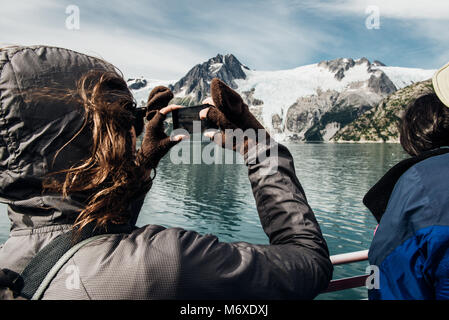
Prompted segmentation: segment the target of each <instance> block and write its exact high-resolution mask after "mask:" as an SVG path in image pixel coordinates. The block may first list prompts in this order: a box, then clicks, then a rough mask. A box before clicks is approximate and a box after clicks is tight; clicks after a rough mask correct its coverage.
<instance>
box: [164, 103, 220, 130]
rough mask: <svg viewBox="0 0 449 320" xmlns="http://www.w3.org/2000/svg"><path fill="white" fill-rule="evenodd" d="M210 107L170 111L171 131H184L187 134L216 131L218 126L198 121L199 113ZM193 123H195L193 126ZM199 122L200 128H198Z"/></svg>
mask: <svg viewBox="0 0 449 320" xmlns="http://www.w3.org/2000/svg"><path fill="white" fill-rule="evenodd" d="M209 107H212V105H210V104H201V105H196V106H192V107H185V108H181V109H177V110H173V111H172V118H173V129H174V130H176V129H180V128H182V129H184V130H186V131H187V132H188V133H189V134H193V133H198V132H204V131H206V130H207V129H218V126H217V125H216V124H215V123H213V122H211V121H209V120H207V119H206V120H201V119H200V115H199V113H200V111H201V110H203V109H206V108H209ZM194 121H197V122H196V124H195V125H194ZM200 122H201V126H200Z"/></svg>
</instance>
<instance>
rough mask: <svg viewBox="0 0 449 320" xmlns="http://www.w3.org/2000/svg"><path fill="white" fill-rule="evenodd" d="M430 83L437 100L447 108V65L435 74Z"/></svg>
mask: <svg viewBox="0 0 449 320" xmlns="http://www.w3.org/2000/svg"><path fill="white" fill-rule="evenodd" d="M432 83H433V89H434V90H435V93H436V94H437V96H438V98H439V99H440V100H441V102H443V103H444V104H445V105H446V107H449V63H448V64H446V65H445V66H444V67H442V68H440V69H439V70H438V71H437V72H435V74H434V75H433V77H432Z"/></svg>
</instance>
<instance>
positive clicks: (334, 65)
mask: <svg viewBox="0 0 449 320" xmlns="http://www.w3.org/2000/svg"><path fill="white" fill-rule="evenodd" d="M363 64H365V65H366V70H367V72H370V73H372V72H374V70H373V68H372V67H373V66H374V67H377V66H385V65H384V64H383V63H382V62H380V61H378V60H376V61H375V62H373V63H371V62H370V61H369V60H368V59H367V58H365V57H362V58H360V59H357V60H354V59H352V58H337V59H334V60H324V61H321V62H319V63H318V66H319V67H322V68H326V69H328V70H329V71H330V72H332V73H334V74H335V75H334V77H335V79H337V80H339V81H341V80H342V79H343V78H344V77H345V72H346V71H348V70H349V69H351V68H353V67H354V66H359V65H363Z"/></svg>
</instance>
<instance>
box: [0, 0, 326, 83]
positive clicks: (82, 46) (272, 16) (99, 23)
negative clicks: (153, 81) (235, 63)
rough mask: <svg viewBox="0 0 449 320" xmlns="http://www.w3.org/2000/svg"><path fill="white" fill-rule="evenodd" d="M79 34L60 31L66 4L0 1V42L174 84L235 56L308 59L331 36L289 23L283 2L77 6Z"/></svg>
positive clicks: (267, 63) (252, 63) (276, 62)
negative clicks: (83, 57) (56, 49)
mask: <svg viewBox="0 0 449 320" xmlns="http://www.w3.org/2000/svg"><path fill="white" fill-rule="evenodd" d="M78 3H79V7H80V16H81V29H80V30H72V31H70V30H67V29H66V28H65V27H64V26H65V19H66V14H65V7H66V6H67V5H68V4H70V1H54V0H53V1H52V0H44V1H43V2H35V1H16V2H14V4H13V3H12V2H5V3H4V4H2V11H0V29H1V30H2V33H1V34H0V44H1V43H3V44H5V43H14V44H26V45H29V44H48V45H55V46H62V47H67V48H71V49H74V50H77V51H81V52H85V53H88V54H94V55H100V56H102V57H103V58H105V59H106V60H109V61H110V62H112V63H113V64H115V65H117V66H118V67H119V68H120V69H122V70H123V71H124V73H125V75H126V74H127V75H129V76H139V75H145V76H148V77H152V78H161V79H176V78H179V77H181V76H182V75H184V74H185V73H186V72H187V71H188V69H189V68H191V67H192V66H193V65H195V64H197V63H200V62H202V61H204V60H205V59H207V58H209V57H211V56H214V55H216V54H217V53H234V54H235V55H236V56H237V57H238V58H239V59H241V60H243V61H242V62H244V63H245V62H249V63H248V64H249V67H254V68H258V69H276V68H279V66H280V65H289V66H291V65H294V66H298V65H300V64H302V63H304V62H305V61H307V60H309V59H311V57H312V56H313V55H314V53H315V51H316V50H317V48H319V47H321V46H322V45H323V43H325V42H326V41H329V40H330V36H329V35H326V34H324V33H321V32H320V30H313V29H311V28H310V26H307V25H302V24H301V23H300V22H298V21H293V20H292V19H291V18H290V17H289V14H290V11H289V7H288V5H287V4H285V3H280V2H277V1H272V0H268V2H264V3H260V2H258V3H246V2H241V3H234V4H233V5H228V6H225V5H223V3H222V2H214V1H209V2H208V5H205V4H204V2H195V1H193V2H189V3H185V2H179V1H178V2H174V3H173V2H167V3H166V2H160V1H151V2H142V1H135V0H130V1H127V2H126V3H124V2H122V1H113V2H109V3H108V5H98V3H92V2H87V1H85V2H82V1H78Z"/></svg>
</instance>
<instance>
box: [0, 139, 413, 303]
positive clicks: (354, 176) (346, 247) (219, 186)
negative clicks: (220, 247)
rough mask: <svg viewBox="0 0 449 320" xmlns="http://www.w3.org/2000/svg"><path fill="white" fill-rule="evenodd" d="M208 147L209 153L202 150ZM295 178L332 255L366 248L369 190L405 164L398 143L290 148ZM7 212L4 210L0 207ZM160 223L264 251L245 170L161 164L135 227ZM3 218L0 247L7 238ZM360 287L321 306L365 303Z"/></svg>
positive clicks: (340, 270) (339, 270) (342, 272)
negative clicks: (339, 302)
mask: <svg viewBox="0 0 449 320" xmlns="http://www.w3.org/2000/svg"><path fill="white" fill-rule="evenodd" d="M203 146H205V145H204V144H203ZM287 146H288V148H289V149H290V152H291V153H292V154H293V157H294V159H295V166H296V174H297V176H298V178H299V180H300V182H301V184H302V186H303V188H304V190H305V192H306V195H307V198H308V201H309V203H310V205H311V207H312V208H313V210H314V212H315V215H316V216H317V219H318V221H319V223H320V225H321V228H322V231H323V234H324V236H325V238H326V240H327V243H328V246H329V250H330V252H331V254H339V253H344V252H351V251H357V250H363V249H368V248H369V244H370V242H371V239H372V235H373V230H374V228H375V227H376V221H375V219H374V218H373V217H372V216H371V214H370V213H369V211H368V210H367V209H366V208H365V207H364V205H363V204H362V198H363V196H364V194H365V193H366V192H367V191H368V190H369V188H370V187H371V186H372V185H373V184H374V183H375V182H376V181H377V180H378V179H379V178H380V177H381V176H382V175H383V174H384V173H385V172H386V171H387V170H388V169H389V168H391V167H392V166H393V165H394V164H395V163H397V162H398V161H400V160H402V159H404V158H405V157H406V155H405V153H404V152H403V151H402V149H401V147H400V145H396V144H287ZM0 210H2V211H3V212H5V211H6V209H5V207H4V206H2V207H1V208H0ZM145 224H160V225H163V226H166V227H175V226H176V227H183V228H185V229H191V230H196V231H198V232H199V233H203V234H206V233H211V234H215V235H216V236H218V237H219V239H220V240H221V241H247V242H251V243H259V244H267V243H268V239H267V237H266V235H265V234H264V232H263V230H262V227H261V225H260V221H259V219H258V215H257V211H256V205H255V201H254V198H253V195H252V192H251V187H250V184H249V181H248V178H247V169H246V167H245V166H244V165H238V164H233V165H230V164H214V165H206V164H196V165H195V164H192V165H174V164H172V163H171V161H170V159H169V158H168V157H166V158H164V159H163V160H162V161H161V163H160V165H159V167H158V172H157V177H156V180H155V182H154V185H153V188H152V189H151V191H150V193H149V194H148V196H147V198H146V201H145V204H144V207H143V210H142V212H141V214H140V217H139V220H138V225H139V226H143V225H145ZM8 230H9V222H8V220H7V217H6V213H3V214H1V215H0V242H3V241H5V239H6V238H7V235H8ZM367 264H368V263H367V262H360V263H356V264H352V265H345V266H337V267H336V268H335V271H334V279H336V278H344V277H349V276H352V275H359V274H364V273H365V268H366V266H367ZM366 297H367V294H366V289H364V288H357V289H351V290H346V291H342V292H337V293H329V294H324V295H320V296H318V299H362V298H366Z"/></svg>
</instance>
